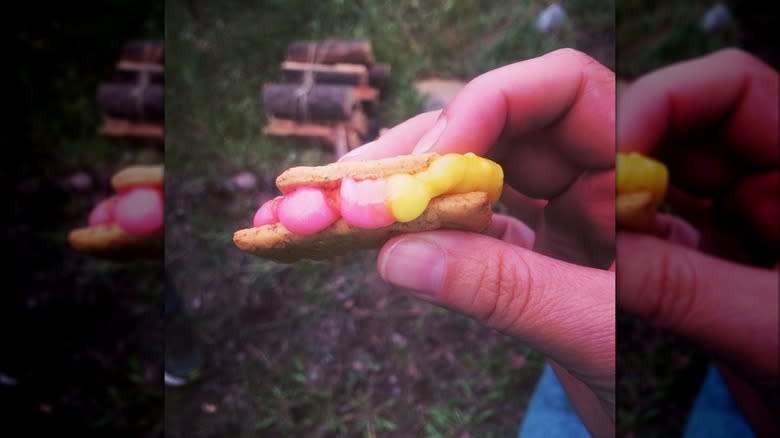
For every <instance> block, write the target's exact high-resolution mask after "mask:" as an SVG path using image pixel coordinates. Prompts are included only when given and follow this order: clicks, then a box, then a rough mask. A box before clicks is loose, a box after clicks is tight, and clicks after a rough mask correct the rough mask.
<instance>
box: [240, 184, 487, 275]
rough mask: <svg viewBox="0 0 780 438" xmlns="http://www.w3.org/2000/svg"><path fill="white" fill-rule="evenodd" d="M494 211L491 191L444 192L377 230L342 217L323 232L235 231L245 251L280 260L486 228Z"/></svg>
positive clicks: (270, 227)
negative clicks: (408, 217)
mask: <svg viewBox="0 0 780 438" xmlns="http://www.w3.org/2000/svg"><path fill="white" fill-rule="evenodd" d="M492 214H493V211H492V209H491V203H490V199H489V198H488V195H487V193H483V192H473V193H465V194H459V195H446V196H440V197H438V198H435V199H433V200H432V201H431V203H430V204H429V205H428V208H427V209H426V210H425V212H424V213H423V214H422V215H421V216H420V217H418V218H417V219H415V220H413V221H411V222H405V223H403V222H396V223H394V224H392V225H389V226H387V227H383V228H379V229H375V230H367V229H363V228H358V227H354V226H351V225H349V224H347V223H346V222H345V221H344V220H342V219H339V220H338V221H336V222H335V223H334V224H333V225H331V226H330V227H328V228H326V229H324V230H322V231H320V232H319V233H316V234H313V235H311V236H301V235H297V234H294V233H291V232H290V231H289V230H287V229H286V228H285V227H284V226H283V225H282V224H273V225H264V226H262V227H255V228H247V229H243V230H238V231H236V232H235V233H234V234H233V242H234V243H235V244H236V246H238V247H239V248H240V249H241V250H243V251H246V252H249V253H251V254H253V255H255V256H257V257H260V258H264V259H269V260H273V261H276V262H279V263H293V262H295V261H298V260H301V259H310V260H323V259H327V258H330V257H334V256H337V255H342V254H345V253H347V252H350V251H356V250H363V249H373V248H378V247H380V246H382V244H384V243H385V242H387V241H388V240H390V239H391V238H392V237H394V236H397V235H399V234H405V233H415V232H421V231H431V230H438V229H450V230H464V231H475V232H482V231H484V230H486V229H487V227H488V226H489V225H490V219H491V216H492Z"/></svg>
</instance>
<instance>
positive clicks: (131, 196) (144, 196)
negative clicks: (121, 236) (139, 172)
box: [113, 187, 164, 235]
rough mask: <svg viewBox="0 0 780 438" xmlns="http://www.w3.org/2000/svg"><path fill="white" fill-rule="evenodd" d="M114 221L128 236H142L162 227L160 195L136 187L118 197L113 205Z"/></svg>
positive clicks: (150, 190) (145, 188)
mask: <svg viewBox="0 0 780 438" xmlns="http://www.w3.org/2000/svg"><path fill="white" fill-rule="evenodd" d="M113 216H114V220H115V221H116V223H117V225H119V226H120V227H122V229H124V230H125V231H127V232H128V233H130V234H137V235H144V234H149V233H151V232H153V231H156V230H158V229H160V228H162V226H163V221H164V215H163V199H162V194H161V193H160V192H159V191H158V190H155V189H152V188H147V187H138V188H134V189H131V190H129V191H128V192H126V193H123V194H122V195H119V197H118V199H117V201H116V204H115V205H114V215H113Z"/></svg>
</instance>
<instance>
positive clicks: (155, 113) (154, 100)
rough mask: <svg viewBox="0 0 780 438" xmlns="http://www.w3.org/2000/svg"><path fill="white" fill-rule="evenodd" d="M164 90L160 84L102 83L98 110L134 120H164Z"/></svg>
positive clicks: (98, 94) (98, 93) (98, 95)
mask: <svg viewBox="0 0 780 438" xmlns="http://www.w3.org/2000/svg"><path fill="white" fill-rule="evenodd" d="M163 101H164V92H163V86H162V85H160V84H146V85H136V84H123V83H108V84H100V85H99V86H98V92H97V106H98V110H99V111H100V112H101V113H103V114H105V115H107V116H111V117H117V118H123V119H129V120H134V121H162V120H163V119H164V117H165V111H164V109H163Z"/></svg>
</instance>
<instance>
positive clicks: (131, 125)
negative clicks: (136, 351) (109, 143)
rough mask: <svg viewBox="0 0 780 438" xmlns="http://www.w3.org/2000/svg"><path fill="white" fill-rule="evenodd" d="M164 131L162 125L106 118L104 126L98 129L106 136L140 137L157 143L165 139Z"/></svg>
mask: <svg viewBox="0 0 780 438" xmlns="http://www.w3.org/2000/svg"><path fill="white" fill-rule="evenodd" d="M164 131H165V130H164V127H163V125H162V123H152V122H132V121H130V120H125V119H117V118H113V117H104V118H103V124H102V125H101V126H100V128H99V129H98V133H99V134H101V135H105V136H110V137H138V138H145V139H149V140H154V141H156V142H162V141H163V140H164V139H165V132H164Z"/></svg>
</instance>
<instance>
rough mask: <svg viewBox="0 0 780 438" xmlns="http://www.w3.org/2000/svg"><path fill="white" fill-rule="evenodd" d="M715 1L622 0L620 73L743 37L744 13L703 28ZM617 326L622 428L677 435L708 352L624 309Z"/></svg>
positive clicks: (622, 431)
mask: <svg viewBox="0 0 780 438" xmlns="http://www.w3.org/2000/svg"><path fill="white" fill-rule="evenodd" d="M714 3H715V2H711V1H703V0H699V1H690V2H667V3H663V4H659V3H657V2H651V1H647V0H625V1H620V2H618V4H617V6H618V7H617V11H616V12H617V20H618V32H617V40H616V47H617V53H618V56H617V69H616V73H617V75H618V78H621V79H625V80H629V81H630V80H633V79H636V78H637V77H638V76H640V75H642V74H645V73H648V72H650V71H652V70H655V69H657V68H660V67H663V66H666V65H668V64H671V63H674V62H678V61H682V60H686V59H690V58H692V57H697V56H702V55H705V54H708V53H710V52H712V51H714V50H717V49H719V48H723V47H727V46H737V45H739V43H740V39H739V37H740V23H739V22H738V21H732V22H730V23H728V24H727V25H726V26H725V27H723V28H722V29H720V30H718V31H716V32H713V33H704V32H702V31H701V30H700V28H699V20H700V19H701V17H702V15H703V14H704V12H705V11H706V10H707V9H708V8H709V7H711V6H712V5H713V4H714ZM618 275H619V273H618ZM617 334H618V336H617V354H618V358H617V369H618V377H617V431H618V436H623V437H667V436H679V435H680V434H681V433H682V431H683V428H684V426H685V423H686V421H687V417H688V414H689V413H690V409H691V407H692V405H693V401H694V398H695V396H696V394H697V393H698V390H699V387H700V385H701V382H702V380H703V378H704V374H705V371H706V366H707V364H708V361H709V357H708V356H707V355H706V354H704V353H703V352H702V351H700V350H699V349H697V348H695V347H694V346H692V345H691V344H689V343H687V342H685V341H684V340H682V339H680V338H678V337H676V336H674V335H672V334H670V333H667V332H664V331H661V330H659V329H657V328H654V327H652V326H649V325H648V324H646V323H644V322H642V321H640V320H636V319H635V318H632V317H631V316H629V315H626V314H624V313H622V312H618V314H617Z"/></svg>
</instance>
